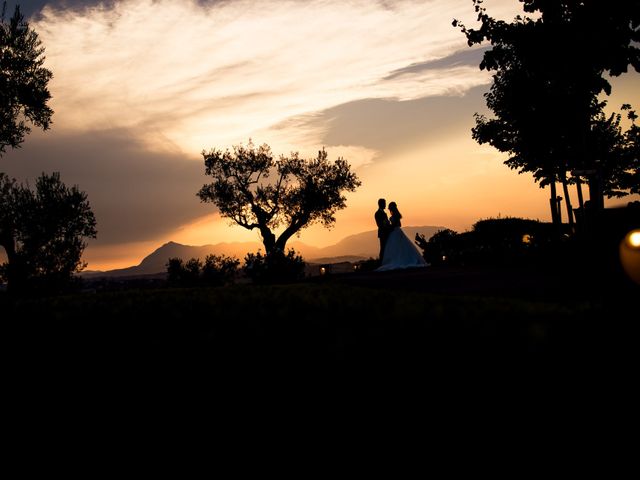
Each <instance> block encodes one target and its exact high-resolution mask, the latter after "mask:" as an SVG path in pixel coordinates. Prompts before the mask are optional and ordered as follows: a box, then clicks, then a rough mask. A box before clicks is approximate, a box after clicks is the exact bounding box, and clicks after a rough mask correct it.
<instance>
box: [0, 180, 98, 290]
mask: <svg viewBox="0 0 640 480" xmlns="http://www.w3.org/2000/svg"><path fill="white" fill-rule="evenodd" d="M0 204H2V205H3V208H2V209H0V247H4V249H5V250H6V252H7V257H8V262H7V263H6V264H3V265H2V266H1V268H0V277H2V278H4V279H5V280H6V281H7V284H8V290H9V291H22V290H25V289H27V288H29V289H32V290H34V289H35V290H39V289H45V290H49V291H50V290H57V289H63V288H64V287H65V286H67V285H68V283H69V282H70V280H71V279H72V274H73V273H75V272H79V271H81V270H82V269H83V268H84V267H85V266H86V264H84V263H82V262H81V256H82V252H83V251H84V248H85V246H86V244H85V242H84V239H85V238H95V236H96V228H95V226H96V220H95V217H94V215H93V212H92V210H91V207H90V205H89V202H88V201H87V196H86V194H85V193H84V192H81V191H80V190H78V188H77V187H76V186H74V187H71V188H68V187H67V186H66V185H65V184H64V183H62V181H60V175H59V174H58V173H53V174H52V175H46V174H44V173H43V174H42V175H41V176H40V177H38V179H37V181H36V187H35V190H31V189H30V188H29V186H28V185H26V186H25V185H21V184H18V183H16V181H15V180H13V179H10V178H9V177H8V176H7V175H5V174H4V173H0Z"/></svg>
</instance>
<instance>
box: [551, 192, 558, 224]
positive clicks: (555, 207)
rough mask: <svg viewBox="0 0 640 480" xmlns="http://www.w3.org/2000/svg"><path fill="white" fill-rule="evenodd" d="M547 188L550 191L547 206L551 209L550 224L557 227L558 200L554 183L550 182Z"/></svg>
mask: <svg viewBox="0 0 640 480" xmlns="http://www.w3.org/2000/svg"><path fill="white" fill-rule="evenodd" d="M549 187H550V189H551V192H550V198H549V205H550V207H551V222H552V223H553V224H554V225H558V223H559V222H558V220H559V218H558V200H557V198H556V196H557V195H556V182H551V183H550V184H549Z"/></svg>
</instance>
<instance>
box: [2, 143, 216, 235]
mask: <svg viewBox="0 0 640 480" xmlns="http://www.w3.org/2000/svg"><path fill="white" fill-rule="evenodd" d="M32 137H33V138H30V139H29V140H28V141H27V142H25V144H24V146H23V148H21V149H19V150H15V151H13V152H11V153H10V155H7V156H6V157H5V158H3V159H2V164H1V165H2V170H3V171H5V172H7V173H8V174H9V175H10V176H12V177H15V178H18V179H20V180H23V179H28V180H29V181H30V183H31V184H33V183H34V182H33V180H34V179H35V177H37V176H38V175H40V173H42V172H43V171H44V172H51V171H59V172H61V178H62V181H64V182H65V183H66V184H69V185H74V184H76V185H78V186H79V187H80V189H81V190H84V191H85V192H86V193H87V195H88V197H89V201H90V203H91V205H92V208H93V210H94V213H95V214H96V219H97V221H98V239H97V241H96V242H92V244H94V245H104V244H114V243H121V242H135V241H141V240H148V239H150V238H154V237H157V236H159V235H162V234H165V233H167V232H169V231H171V230H173V229H175V228H176V227H177V226H179V225H182V224H185V223H187V222H189V221H192V220H194V219H195V218H197V217H199V216H202V215H205V214H207V213H210V212H211V211H213V208H212V206H210V205H209V206H207V207H206V208H205V206H204V205H202V204H200V201H199V199H198V198H197V197H196V192H197V191H198V190H199V188H200V187H201V186H202V184H203V183H205V178H206V177H205V176H204V173H203V170H204V167H203V166H202V164H201V162H199V161H198V162H196V161H194V160H193V159H190V158H187V159H185V158H184V156H183V155H178V154H175V153H174V154H171V153H163V152H151V151H149V150H145V149H143V148H142V146H141V145H140V144H139V143H138V142H137V141H136V140H135V138H132V137H131V136H130V134H129V133H128V132H126V131H118V130H111V131H94V132H91V133H90V134H87V133H84V134H79V133H67V134H55V135H50V134H49V133H48V132H47V133H40V132H34V134H33V135H32Z"/></svg>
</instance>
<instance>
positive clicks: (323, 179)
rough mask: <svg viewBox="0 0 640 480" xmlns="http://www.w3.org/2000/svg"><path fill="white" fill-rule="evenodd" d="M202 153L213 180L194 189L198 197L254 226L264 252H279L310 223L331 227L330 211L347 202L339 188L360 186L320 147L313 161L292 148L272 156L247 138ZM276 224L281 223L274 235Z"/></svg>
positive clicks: (265, 147)
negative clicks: (223, 148) (288, 152)
mask: <svg viewBox="0 0 640 480" xmlns="http://www.w3.org/2000/svg"><path fill="white" fill-rule="evenodd" d="M202 155H203V157H204V162H205V172H206V174H207V175H210V176H211V177H213V179H214V182H213V183H210V184H206V185H204V186H203V187H202V189H201V190H200V191H199V192H198V196H199V197H200V199H201V201H203V202H211V203H214V204H215V205H216V206H217V207H218V208H219V209H220V214H221V215H222V216H223V217H226V218H229V219H231V220H233V221H234V222H235V223H237V224H238V225H240V226H242V227H244V228H246V229H249V230H253V229H254V228H257V229H258V230H259V231H260V235H261V236H262V242H263V244H264V247H265V252H266V255H271V254H273V253H276V252H277V253H278V255H283V252H284V251H285V247H286V243H287V241H288V240H289V239H290V238H291V237H292V236H293V235H295V234H297V233H299V232H300V230H302V229H303V228H306V227H308V226H310V225H312V224H314V223H321V224H322V225H324V226H326V227H331V226H332V225H333V223H334V222H335V213H336V212H337V211H338V210H341V209H343V208H345V207H346V198H345V197H344V196H343V192H344V191H350V192H353V191H354V190H355V189H356V188H357V187H358V186H360V181H359V180H358V178H357V176H356V175H355V173H353V172H351V169H350V166H349V164H348V163H347V162H346V160H344V159H342V158H338V159H337V160H336V161H335V162H333V163H331V162H329V161H328V159H327V153H326V152H325V150H324V149H322V150H321V151H319V152H318V156H317V157H316V158H315V159H312V160H304V159H302V158H300V157H299V155H298V153H297V152H296V153H292V154H291V156H290V157H284V156H281V157H280V158H279V159H278V160H274V158H273V155H272V154H271V149H270V148H269V146H268V145H266V144H264V145H261V146H259V147H255V146H254V145H253V143H251V141H249V144H248V145H247V146H246V147H245V146H243V145H236V146H234V147H233V152H230V151H229V150H227V151H225V152H222V151H219V150H215V149H214V150H211V151H210V152H208V153H207V152H203V153H202ZM270 180H271V181H270ZM280 226H284V227H285V228H284V230H283V231H282V233H280V235H279V236H278V237H277V238H276V235H275V233H274V230H275V229H276V228H278V227H280Z"/></svg>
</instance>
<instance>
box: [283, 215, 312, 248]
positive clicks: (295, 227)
mask: <svg viewBox="0 0 640 480" xmlns="http://www.w3.org/2000/svg"><path fill="white" fill-rule="evenodd" d="M306 223H307V222H306V221H304V220H298V221H294V222H293V223H292V224H291V225H289V226H288V227H287V228H286V229H285V231H284V232H282V233H281V234H280V236H279V237H278V240H277V241H276V249H277V250H280V251H282V252H283V253H284V248H285V246H286V245H287V242H288V241H289V239H290V238H291V237H293V236H294V235H295V234H296V233H297V232H298V231H299V230H300V229H301V228H302V227H303V226H304V225H306Z"/></svg>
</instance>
